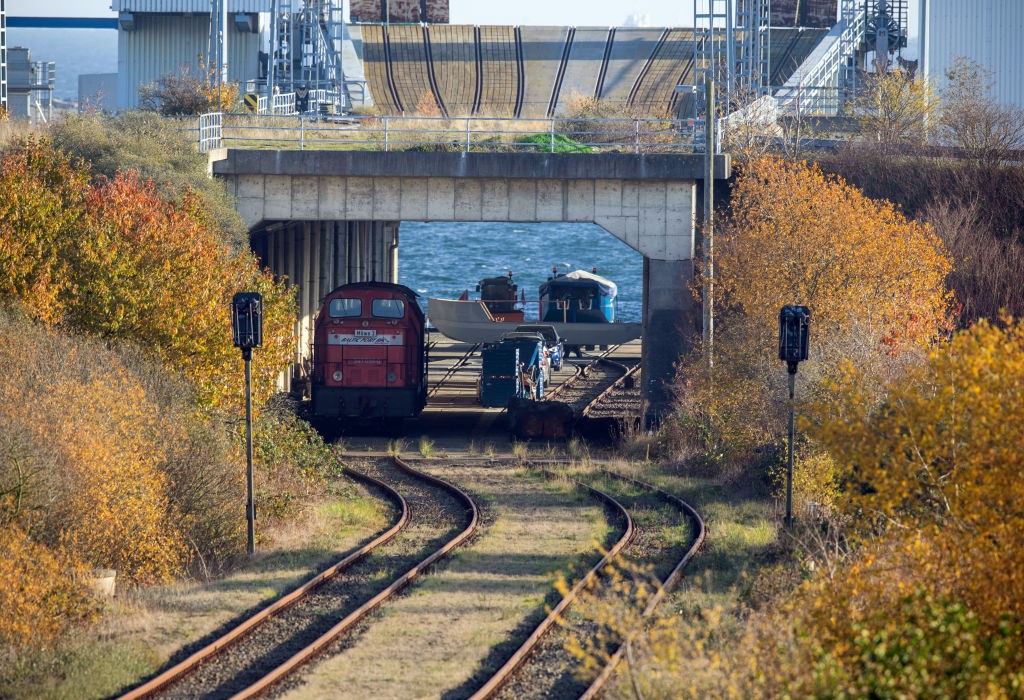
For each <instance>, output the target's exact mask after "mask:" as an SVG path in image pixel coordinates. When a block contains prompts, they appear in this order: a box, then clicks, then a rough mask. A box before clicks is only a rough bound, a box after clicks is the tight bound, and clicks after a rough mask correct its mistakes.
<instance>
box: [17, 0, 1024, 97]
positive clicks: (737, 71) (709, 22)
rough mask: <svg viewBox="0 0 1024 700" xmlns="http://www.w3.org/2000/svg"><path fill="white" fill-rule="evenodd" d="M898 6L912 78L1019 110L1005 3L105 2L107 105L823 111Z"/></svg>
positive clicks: (889, 57)
mask: <svg viewBox="0 0 1024 700" xmlns="http://www.w3.org/2000/svg"><path fill="white" fill-rule="evenodd" d="M910 2H913V3H916V10H917V14H918V22H917V24H918V27H917V38H918V40H919V45H920V54H919V56H918V58H919V66H918V68H919V71H920V73H921V74H922V75H924V76H925V77H927V78H929V79H930V80H932V81H935V82H936V83H937V84H939V85H941V83H942V81H943V79H944V75H945V71H946V70H948V68H949V67H950V66H951V65H952V63H953V61H954V60H955V59H956V57H958V56H966V57H970V58H972V59H973V60H975V61H976V62H977V63H978V64H979V65H981V66H982V67H983V68H985V69H987V70H989V71H991V73H992V76H993V80H994V86H993V90H992V92H991V95H990V96H991V97H992V98H993V99H994V100H995V101H997V102H999V103H1002V104H1004V105H1011V106H1024V76H1022V71H1024V60H1021V59H1022V50H1021V49H1020V47H1019V36H1020V33H1021V31H1022V30H1024V3H1020V2H1018V1H1017V0H989V2H986V3H984V7H979V6H978V5H977V4H972V3H963V2H959V1H958V0H888V1H886V0H773V1H769V0H693V10H694V17H695V21H694V26H693V27H672V28H651V27H620V28H615V27H582V26H581V27H531V26H511V25H510V26H506V27H474V26H468V25H451V24H449V23H448V22H449V7H448V2H447V0H350V1H349V2H344V1H343V0H112V3H111V9H112V10H113V11H114V12H116V13H117V27H118V70H117V74H116V80H117V99H116V105H114V104H111V105H110V106H111V107H116V108H117V109H131V108H135V107H138V106H139V88H140V86H142V85H147V84H149V85H152V84H154V83H156V82H157V81H159V80H160V79H161V78H162V77H164V76H167V75H171V74H178V73H182V72H192V73H194V74H195V75H196V76H197V77H204V78H212V79H215V80H223V81H227V82H231V83H237V84H239V85H240V86H241V87H242V90H243V92H245V93H247V94H249V95H259V96H260V97H261V98H263V99H262V100H261V102H260V105H261V108H262V109H265V110H267V111H270V110H273V109H275V100H274V95H275V93H276V94H282V93H292V92H294V91H295V90H296V89H300V90H304V91H305V90H323V91H325V92H327V93H329V94H331V95H333V96H335V99H336V101H337V102H338V103H339V104H340V105H342V106H344V107H352V106H361V105H371V104H373V105H376V106H377V108H378V110H382V111H385V112H391V113H402V112H407V111H411V110H413V109H414V108H415V106H416V105H417V104H418V103H419V102H420V101H421V99H423V98H427V102H430V101H431V100H432V101H433V102H434V103H435V104H437V105H438V106H439V107H440V108H441V110H442V112H444V113H447V114H452V115H454V114H467V113H484V112H486V113H490V114H508V115H517V116H530V117H532V116H548V115H551V114H553V113H556V112H557V111H558V110H559V109H561V108H562V107H563V106H564V103H565V100H566V98H567V96H568V95H570V94H572V93H573V92H576V93H579V94H581V95H585V96H593V97H596V98H601V99H604V100H609V101H612V102H615V101H619V102H622V103H625V104H627V105H629V106H630V107H631V108H633V109H634V111H641V112H647V113H666V112H672V111H675V112H676V113H677V114H678V113H679V112H680V109H681V107H680V101H681V98H680V97H679V94H678V93H676V92H674V91H673V88H674V85H677V84H679V85H686V84H694V83H699V82H701V81H702V80H703V79H704V78H705V77H706V75H707V74H709V73H710V72H712V71H714V72H716V73H717V75H716V80H723V79H724V80H725V81H726V84H725V87H726V89H727V90H728V89H733V88H735V89H743V90H746V89H751V88H753V89H754V90H755V91H758V92H760V93H761V94H765V93H773V94H774V95H775V96H776V97H777V99H778V101H779V104H780V106H781V108H782V109H785V108H786V105H787V103H788V102H789V101H791V100H792V96H793V95H794V94H796V93H798V92H799V94H800V95H801V96H802V99H804V100H805V101H804V104H805V106H806V104H807V103H806V97H807V95H808V94H811V93H814V94H818V95H822V96H824V95H828V97H827V98H826V97H821V99H820V108H821V109H825V110H828V109H834V108H835V105H836V103H837V101H842V99H843V97H844V96H847V95H849V94H851V92H852V91H855V90H856V89H857V85H858V76H862V75H863V73H864V72H865V71H871V70H878V69H879V68H882V69H885V68H886V67H887V66H888V64H889V63H890V62H891V61H894V60H896V59H898V58H900V57H901V55H900V54H901V52H902V51H903V50H904V49H905V47H906V45H907V38H908V34H909V32H910V31H911V29H912V28H911V27H910V16H909V13H908V3H910ZM6 14H7V13H6V10H5V2H4V0H0V103H2V104H3V105H4V106H5V107H7V108H8V109H9V110H11V112H12V114H14V115H16V116H28V115H29V113H31V112H32V110H33V109H35V110H36V111H39V109H40V106H41V104H42V103H43V102H44V99H43V97H44V96H45V91H46V88H47V85H48V83H52V74H50V73H49V71H50V70H52V69H53V68H51V67H50V66H48V65H47V64H46V63H45V62H36V61H33V60H32V58H31V56H26V55H24V54H20V53H19V54H11V53H10V49H9V47H8V46H7V32H6V29H7V24H8V21H7V16H6ZM44 58H45V57H44ZM879 60H881V63H880V64H879V63H877V62H878V61H879ZM712 65H718V66H722V65H731V66H732V70H731V71H725V76H724V77H723V75H722V70H721V69H716V68H712V67H711V66H712ZM60 68H61V67H60V66H56V67H55V69H56V70H60ZM26 71H27V73H26ZM15 73H16V74H17V75H15ZM101 77H102V76H101ZM113 77H114V76H111V78H113ZM731 81H736V82H735V83H732V82H731ZM26 90H27V91H28V92H27V93H26ZM33 99H34V101H35V103H36V104H35V105H34V106H33V105H32V104H30V103H32V102H33ZM287 104H289V105H294V102H289V103H287ZM826 105H831V107H828V106H826Z"/></svg>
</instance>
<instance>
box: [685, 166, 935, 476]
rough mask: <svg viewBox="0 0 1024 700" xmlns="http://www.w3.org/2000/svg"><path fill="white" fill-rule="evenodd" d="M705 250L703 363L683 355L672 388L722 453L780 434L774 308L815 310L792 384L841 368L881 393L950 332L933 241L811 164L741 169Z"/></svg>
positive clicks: (737, 452)
mask: <svg viewBox="0 0 1024 700" xmlns="http://www.w3.org/2000/svg"><path fill="white" fill-rule="evenodd" d="M715 249H716V267H715V279H714V282H715V288H716V307H715V338H714V355H713V367H712V369H711V370H710V372H709V371H707V370H706V369H705V363H704V360H703V359H701V358H696V357H694V358H690V359H689V361H687V362H685V363H684V369H683V371H682V372H681V374H680V377H679V386H680V392H679V395H680V399H681V404H680V406H681V409H682V410H681V414H680V418H681V420H684V421H685V422H687V423H689V424H693V425H695V426H702V427H700V430H701V431H702V434H703V435H704V436H705V438H707V442H706V444H705V447H706V449H707V450H708V451H709V452H710V453H712V454H715V455H718V457H717V458H718V459H722V460H723V461H728V460H729V459H730V458H731V459H734V460H735V459H739V460H741V461H742V459H743V455H747V458H748V459H749V458H750V457H751V456H753V450H754V448H755V447H758V446H761V445H766V444H771V443H773V442H775V441H777V440H778V436H780V435H782V434H783V433H784V430H783V425H784V424H783V422H782V421H783V413H784V412H783V409H784V403H783V400H784V398H785V396H786V389H785V381H786V380H785V374H786V373H785V368H784V366H783V365H781V364H780V363H779V361H778V360H777V349H776V346H777V342H778V315H779V309H780V308H781V307H782V306H784V305H786V304H802V305H805V306H808V307H809V308H810V310H811V318H812V322H811V359H810V361H809V362H806V363H804V364H803V365H802V366H801V372H800V381H801V384H802V385H803V386H804V387H806V389H803V391H804V392H807V391H810V392H811V393H814V394H822V393H825V394H827V393H828V392H829V391H830V389H829V387H830V382H831V380H832V379H833V378H834V377H835V376H836V374H837V372H838V368H839V367H841V366H843V365H845V364H852V365H853V366H856V367H859V368H861V369H862V370H863V371H864V372H865V377H866V380H867V384H868V389H867V390H871V387H872V386H874V387H876V388H877V387H880V386H882V385H884V384H885V383H886V382H887V381H888V379H889V378H891V377H893V376H896V375H898V374H899V373H900V372H901V371H902V370H903V368H904V367H905V366H906V365H907V364H908V363H913V362H915V361H918V360H919V359H920V358H921V357H923V354H924V352H925V351H926V349H927V348H928V347H929V346H930V344H931V343H932V342H934V340H935V339H936V338H937V337H940V336H941V335H942V334H943V333H945V332H947V331H948V330H949V314H950V302H951V299H950V295H949V293H948V292H947V291H946V289H945V286H944V283H945V277H946V275H947V274H948V272H949V269H950V262H949V259H948V256H947V254H946V252H945V250H944V248H943V246H942V244H941V242H940V241H939V240H938V239H937V237H936V236H935V235H934V234H933V233H932V232H931V231H930V230H929V229H928V228H927V227H925V226H921V225H919V224H917V223H915V222H912V221H908V220H907V219H906V218H905V217H904V216H903V215H902V214H900V212H899V211H897V210H896V209H895V208H894V207H892V206H891V205H889V204H887V203H885V202H878V201H873V200H869V199H867V198H865V197H864V196H863V195H861V194H860V193H859V192H858V191H857V190H855V189H853V188H851V187H849V186H848V185H846V184H845V183H844V182H842V181H841V180H838V179H832V178H828V177H826V176H824V175H823V174H822V173H821V172H820V171H819V170H818V169H817V168H815V167H812V166H809V165H806V164H794V163H787V162H784V161H782V160H780V159H777V158H770V157H769V158H763V159H759V160H755V161H753V162H752V163H750V164H749V165H748V166H744V167H743V169H742V170H741V171H740V173H739V174H738V176H737V178H736V182H735V186H734V188H733V191H732V197H731V202H730V206H729V209H728V211H727V212H726V213H725V215H724V217H722V218H721V219H720V220H719V223H718V226H717V227H716V241H715ZM702 282H703V278H699V279H698V280H697V285H695V286H696V288H697V289H698V290H699V289H700V288H701V284H702Z"/></svg>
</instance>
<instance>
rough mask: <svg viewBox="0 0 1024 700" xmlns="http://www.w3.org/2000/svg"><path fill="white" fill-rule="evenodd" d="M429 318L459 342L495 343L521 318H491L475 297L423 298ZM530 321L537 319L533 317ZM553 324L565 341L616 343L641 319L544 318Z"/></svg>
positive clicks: (637, 331)
mask: <svg viewBox="0 0 1024 700" xmlns="http://www.w3.org/2000/svg"><path fill="white" fill-rule="evenodd" d="M427 314H428V317H429V318H430V322H431V323H432V324H433V325H434V327H435V328H436V329H437V330H439V331H440V332H441V333H443V334H444V335H446V336H447V337H449V338H451V339H452V340H458V341H460V342H463V343H495V342H497V341H498V340H499V339H500V338H501V336H502V335H504V334H505V333H508V332H510V331H514V330H515V329H516V327H517V326H519V325H522V324H523V321H495V320H494V316H492V315H491V313H490V311H488V310H487V307H486V306H484V303H483V302H482V301H481V300H479V299H476V300H461V299H434V298H430V299H428V300H427ZM532 323H537V322H536V321H533V322H532ZM543 323H544V324H545V325H551V326H554V327H555V330H556V331H558V335H560V336H561V337H562V338H563V340H564V341H565V344H566V345H620V344H622V343H628V342H629V341H631V340H636V339H637V338H639V337H640V336H641V334H642V331H643V324H642V323H621V322H618V321H616V322H614V323H560V322H551V321H544V322H543Z"/></svg>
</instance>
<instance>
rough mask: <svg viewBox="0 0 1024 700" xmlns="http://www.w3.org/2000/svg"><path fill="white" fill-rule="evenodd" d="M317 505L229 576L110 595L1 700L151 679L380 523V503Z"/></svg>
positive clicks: (384, 517) (105, 691)
mask: <svg viewBox="0 0 1024 700" xmlns="http://www.w3.org/2000/svg"><path fill="white" fill-rule="evenodd" d="M353 488H354V489H356V490H358V492H359V493H360V494H361V495H360V496H359V497H355V498H351V497H350V498H347V499H345V500H330V499H327V500H323V501H321V502H319V503H317V504H315V505H314V506H312V507H311V508H310V509H309V510H308V511H307V512H306V513H305V514H304V517H302V518H299V519H298V520H296V521H295V522H294V523H292V524H290V525H288V526H286V527H282V528H280V529H277V530H275V531H273V532H269V531H268V532H263V533H260V532H259V531H258V532H257V534H258V535H259V536H261V537H263V538H265V539H266V543H262V544H261V545H260V546H259V548H258V551H257V553H256V554H255V555H254V556H253V557H252V559H251V560H250V561H249V562H247V563H246V564H245V565H244V566H242V567H241V568H239V569H238V570H236V571H235V572H234V573H232V574H230V575H228V576H226V577H224V578H222V579H218V580H216V581H213V582H210V583H205V584H197V583H177V584H174V585H170V586H158V587H152V588H144V589H137V590H125V591H118V593H117V595H116V596H115V597H114V598H113V599H112V600H111V602H110V606H109V610H108V613H107V614H106V615H105V616H104V617H103V619H102V621H101V622H100V624H98V625H97V626H95V627H93V628H91V629H87V630H82V631H78V632H76V633H74V635H72V636H71V637H69V638H68V639H66V640H64V644H63V646H62V647H61V648H60V649H57V650H55V653H52V654H49V655H45V656H40V657H36V658H34V659H32V660H26V665H27V666H28V665H30V666H31V667H30V668H26V671H25V672H24V673H22V674H21V675H20V676H19V678H18V679H17V680H18V684H17V685H8V686H4V687H0V696H2V697H5V698H6V697H9V698H33V699H36V698H71V697H106V696H109V695H111V694H114V693H116V692H117V691H118V690H119V689H120V688H122V687H124V686H125V685H128V684H132V683H136V682H138V681H139V680H140V679H141V678H143V677H145V676H147V675H149V674H151V673H152V672H153V671H155V670H156V669H157V668H159V667H160V666H161V665H163V664H164V663H166V661H167V660H168V659H169V658H170V657H171V655H172V654H174V653H175V652H176V651H178V650H179V649H180V648H181V647H183V646H185V645H187V644H190V643H192V642H194V641H196V640H198V639H201V638H202V637H204V636H205V635H207V634H209V633H210V632H211V631H212V630H214V629H216V628H218V627H219V626H221V625H223V624H224V623H226V622H228V621H230V620H232V619H234V618H237V617H238V616H239V615H241V614H243V613H245V612H246V611H248V610H251V609H253V608H254V607H256V606H259V605H260V604H261V603H264V602H265V601H267V600H269V599H272V598H276V597H278V596H280V595H281V594H282V593H283V592H285V591H287V590H289V589H291V588H294V587H295V586H296V585H298V584H299V583H301V582H302V581H304V580H306V579H308V578H309V576H310V575H311V573H312V572H314V571H316V570H318V569H320V568H322V567H323V566H324V564H325V563H327V562H330V561H333V560H335V559H337V558H339V556H338V555H339V554H340V553H341V552H344V551H346V550H349V549H351V548H353V547H354V546H356V545H357V544H358V543H359V542H360V541H362V540H364V539H365V538H366V537H367V536H369V535H371V534H373V533H376V532H378V531H380V530H382V529H384V528H385V527H386V526H387V523H388V519H389V517H390V516H389V515H388V513H387V511H386V506H384V505H383V504H382V503H381V502H380V501H379V500H377V499H375V498H371V497H369V496H368V495H366V494H365V492H363V491H362V490H361V488H360V487H353ZM29 662H30V663H29Z"/></svg>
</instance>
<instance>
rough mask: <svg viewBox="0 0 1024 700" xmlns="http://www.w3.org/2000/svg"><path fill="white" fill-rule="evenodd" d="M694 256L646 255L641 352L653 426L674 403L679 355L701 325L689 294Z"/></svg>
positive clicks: (647, 421)
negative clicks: (673, 390) (666, 257)
mask: <svg viewBox="0 0 1024 700" xmlns="http://www.w3.org/2000/svg"><path fill="white" fill-rule="evenodd" d="M691 282H693V261H692V260H652V259H650V258H644V306H643V317H644V340H643V351H642V355H641V360H640V363H641V371H642V373H643V374H642V376H643V396H644V398H645V406H644V423H645V426H646V427H654V426H656V425H658V423H660V422H661V420H662V418H664V417H665V416H667V415H668V413H669V411H670V409H671V407H672V384H673V379H674V378H675V366H676V362H677V361H678V360H679V356H680V355H682V354H683V353H685V352H686V351H687V350H689V349H690V348H689V343H690V342H691V339H692V338H693V333H694V330H695V329H696V328H697V327H698V326H699V318H700V317H699V314H698V309H697V307H696V302H695V301H694V299H693V296H692V295H691V294H690V291H689V287H690V283H691Z"/></svg>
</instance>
